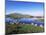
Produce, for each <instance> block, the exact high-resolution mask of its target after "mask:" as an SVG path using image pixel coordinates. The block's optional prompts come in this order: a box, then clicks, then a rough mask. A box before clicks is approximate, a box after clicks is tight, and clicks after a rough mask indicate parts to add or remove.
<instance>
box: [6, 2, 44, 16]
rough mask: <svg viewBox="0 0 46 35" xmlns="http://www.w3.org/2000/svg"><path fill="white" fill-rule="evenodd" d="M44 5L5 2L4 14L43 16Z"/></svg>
mask: <svg viewBox="0 0 46 35" xmlns="http://www.w3.org/2000/svg"><path fill="white" fill-rule="evenodd" d="M43 6H44V4H43V3H42V2H41V3H39V2H23V1H7V2H6V14H11V13H20V14H24V15H25V14H27V15H32V16H43V12H44V11H43V10H44V8H43Z"/></svg>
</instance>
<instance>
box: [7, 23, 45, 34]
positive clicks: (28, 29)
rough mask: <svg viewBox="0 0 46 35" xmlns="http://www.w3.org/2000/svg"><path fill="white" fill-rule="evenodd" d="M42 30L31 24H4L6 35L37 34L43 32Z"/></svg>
mask: <svg viewBox="0 0 46 35" xmlns="http://www.w3.org/2000/svg"><path fill="white" fill-rule="evenodd" d="M43 29H44V28H41V27H39V26H34V25H31V24H28V25H27V24H10V25H8V24H6V33H7V34H17V33H35V32H36V33H38V32H44V30H43Z"/></svg>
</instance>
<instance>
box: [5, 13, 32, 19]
mask: <svg viewBox="0 0 46 35" xmlns="http://www.w3.org/2000/svg"><path fill="white" fill-rule="evenodd" d="M6 17H12V18H30V17H33V16H30V15H23V14H19V13H13V14H9V15H6Z"/></svg>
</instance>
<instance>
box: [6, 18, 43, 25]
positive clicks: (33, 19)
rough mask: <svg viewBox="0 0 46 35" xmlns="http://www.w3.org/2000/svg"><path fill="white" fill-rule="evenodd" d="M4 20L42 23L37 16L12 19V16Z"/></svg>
mask: <svg viewBox="0 0 46 35" xmlns="http://www.w3.org/2000/svg"><path fill="white" fill-rule="evenodd" d="M6 22H19V23H25V24H31V23H34V24H38V25H41V24H42V25H44V22H41V21H38V19H37V18H21V19H13V18H6Z"/></svg>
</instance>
